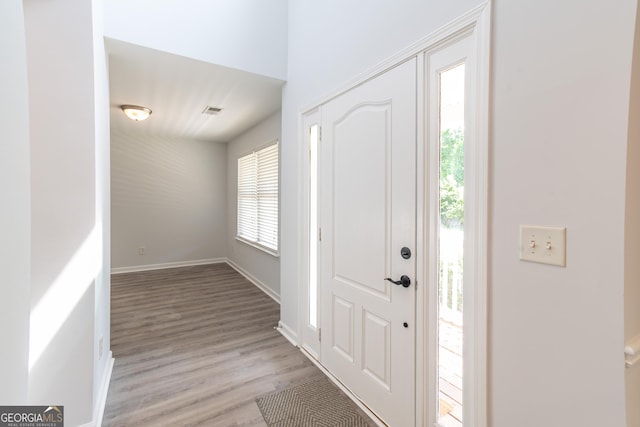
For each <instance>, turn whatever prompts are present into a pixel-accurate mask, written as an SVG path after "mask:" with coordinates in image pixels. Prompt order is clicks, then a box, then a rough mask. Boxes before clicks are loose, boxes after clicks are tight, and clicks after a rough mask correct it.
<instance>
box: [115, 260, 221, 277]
mask: <svg viewBox="0 0 640 427" xmlns="http://www.w3.org/2000/svg"><path fill="white" fill-rule="evenodd" d="M223 262H227V259H226V258H211V259H197V260H192V261H178V262H166V263H163V264H146V265H133V266H131V267H116V268H112V269H111V274H122V273H135V272H137V271H149V270H161V269H163V268H175V267H190V266H193V265H205V264H220V263H223Z"/></svg>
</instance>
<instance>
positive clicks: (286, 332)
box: [276, 320, 298, 347]
mask: <svg viewBox="0 0 640 427" xmlns="http://www.w3.org/2000/svg"><path fill="white" fill-rule="evenodd" d="M276 329H277V331H278V332H280V333H281V334H282V336H283V337H285V338H286V339H287V340H288V341H289V342H290V343H291V344H293V345H294V346H296V347H298V334H296V333H295V332H294V331H293V329H291V328H290V327H289V326H287V325H286V324H284V323H282V320H281V321H279V322H278V327H277V328H276Z"/></svg>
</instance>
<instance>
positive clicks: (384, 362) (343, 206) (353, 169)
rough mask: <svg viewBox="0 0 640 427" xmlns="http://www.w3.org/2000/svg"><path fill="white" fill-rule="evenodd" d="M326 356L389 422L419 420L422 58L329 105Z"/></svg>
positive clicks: (325, 123)
mask: <svg viewBox="0 0 640 427" xmlns="http://www.w3.org/2000/svg"><path fill="white" fill-rule="evenodd" d="M322 129H323V132H322V133H323V135H322V146H323V147H322V162H321V164H322V174H321V176H322V188H323V191H322V195H321V196H320V204H321V211H320V212H321V214H320V217H321V218H320V226H321V228H322V242H321V259H322V266H321V273H320V277H321V287H322V296H321V297H322V316H321V326H322V332H323V337H322V343H321V347H322V351H321V354H322V364H323V365H324V366H326V367H327V369H329V371H331V372H332V373H333V374H334V375H335V376H336V377H337V378H338V379H339V380H340V381H341V382H342V383H343V384H344V385H345V386H346V387H348V388H349V389H350V390H351V391H352V392H353V393H354V394H356V395H357V396H358V397H359V398H360V399H361V400H362V401H363V402H364V403H365V404H366V405H367V406H368V407H369V408H371V409H372V410H373V411H374V412H375V413H376V414H378V416H380V418H382V419H383V420H384V421H385V422H386V423H388V424H389V425H394V426H396V425H397V426H409V425H414V413H415V294H416V292H415V284H414V283H412V284H411V285H410V286H409V287H403V286H400V285H396V284H394V283H392V282H390V281H388V280H385V279H386V278H390V279H392V280H394V281H397V280H399V279H400V277H401V276H402V275H407V276H408V277H410V278H411V279H414V278H415V257H409V258H408V259H405V258H403V257H402V255H401V251H402V248H403V247H408V248H411V249H412V248H415V241H416V238H415V226H416V224H415V217H416V202H415V198H416V183H415V176H416V175H415V172H416V171H415V168H416V157H415V152H416V61H415V59H413V60H410V61H408V62H405V63H403V64H401V65H399V66H397V67H396V68H393V69H392V70H390V71H388V72H386V73H385V74H383V75H381V76H379V77H376V78H374V79H372V80H369V81H367V82H366V83H364V84H362V85H360V86H358V87H356V88H354V89H352V90H350V91H349V92H346V93H345V94H343V95H341V96H339V97H337V98H335V99H334V100H332V101H331V102H329V103H327V104H326V105H324V106H323V108H322Z"/></svg>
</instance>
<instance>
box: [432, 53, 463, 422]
mask: <svg viewBox="0 0 640 427" xmlns="http://www.w3.org/2000/svg"><path fill="white" fill-rule="evenodd" d="M464 80H465V66H464V63H463V64H459V65H456V66H454V67H452V68H449V69H447V70H446V71H443V72H440V73H439V95H440V96H439V111H440V115H439V125H440V126H439V127H440V174H439V175H440V176H439V180H440V183H439V186H440V191H439V199H440V223H439V233H438V234H439V237H440V246H439V254H438V262H439V269H440V274H439V279H438V300H439V317H438V343H439V357H438V393H439V396H438V397H439V399H438V401H439V410H438V421H439V423H440V424H441V425H442V426H447V427H449V426H461V425H462V377H463V375H462V345H463V334H462V310H463V306H462V289H463V286H462V283H463V277H462V271H463V268H462V267H463V259H464V256H463V255H464V252H463V242H464V89H465V84H464Z"/></svg>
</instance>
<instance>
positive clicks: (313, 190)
mask: <svg viewBox="0 0 640 427" xmlns="http://www.w3.org/2000/svg"><path fill="white" fill-rule="evenodd" d="M308 312H309V325H311V326H312V327H313V328H317V327H318V125H317V124H314V125H312V126H311V127H310V128H309V311H308Z"/></svg>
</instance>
